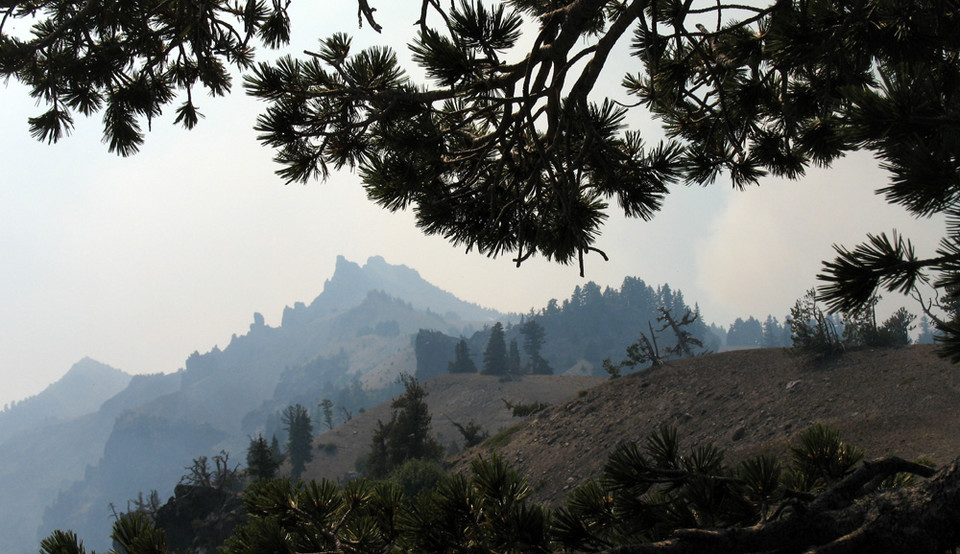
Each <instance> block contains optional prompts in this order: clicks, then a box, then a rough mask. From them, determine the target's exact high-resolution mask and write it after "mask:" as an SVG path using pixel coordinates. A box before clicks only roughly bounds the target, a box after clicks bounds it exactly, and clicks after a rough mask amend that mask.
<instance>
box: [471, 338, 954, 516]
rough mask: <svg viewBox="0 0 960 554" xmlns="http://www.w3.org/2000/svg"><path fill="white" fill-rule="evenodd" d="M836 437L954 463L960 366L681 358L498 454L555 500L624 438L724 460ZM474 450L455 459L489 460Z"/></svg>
mask: <svg viewBox="0 0 960 554" xmlns="http://www.w3.org/2000/svg"><path fill="white" fill-rule="evenodd" d="M818 422H819V423H825V424H828V425H830V426H833V427H835V428H838V429H840V431H841V432H842V436H843V438H844V440H845V441H846V442H848V443H851V444H854V445H857V446H859V447H861V448H863V449H864V450H865V452H866V457H867V458H875V457H880V456H883V455H898V456H902V457H905V458H908V459H912V458H917V457H920V456H925V457H928V458H930V459H932V460H933V461H934V462H936V463H937V464H945V463H947V462H949V461H951V460H953V459H954V458H956V457H957V456H958V455H960V433H958V430H960V368H957V367H955V366H952V365H951V364H949V363H948V362H947V361H945V360H942V359H940V358H938V357H937V356H936V353H935V351H934V349H933V347H932V346H911V347H906V348H900V349H870V350H860V351H854V352H847V353H846V354H844V355H843V356H841V357H839V358H836V359H832V360H828V361H812V360H804V359H800V358H797V357H793V356H790V355H788V353H787V352H786V351H785V350H782V349H764V350H742V351H736V352H727V353H723V354H714V355H708V356H701V357H697V358H690V359H686V360H678V361H673V362H670V363H668V364H667V365H665V366H663V367H660V368H656V369H653V370H651V371H646V372H642V373H638V374H633V375H630V376H626V377H622V378H620V379H616V380H611V381H607V382H604V383H603V384H601V385H599V386H597V387H595V388H593V389H590V390H589V391H585V392H583V393H581V394H579V395H577V397H576V398H574V399H573V400H570V401H568V402H565V403H563V404H560V405H557V406H554V407H551V408H548V409H547V410H544V411H543V412H540V413H539V414H537V415H536V416H533V417H531V418H529V419H527V420H526V421H525V422H523V423H522V424H521V426H520V428H519V429H517V430H516V432H514V433H513V434H512V435H511V436H510V440H509V443H508V444H506V445H505V446H502V447H500V448H497V449H496V450H497V451H498V452H499V453H500V454H501V455H502V456H503V457H504V458H505V459H506V460H507V461H508V462H509V463H510V464H511V465H512V466H513V467H514V468H516V469H517V470H518V471H520V473H521V474H523V475H526V476H527V478H528V479H529V482H530V485H531V487H532V489H533V491H534V493H533V499H534V500H537V501H542V502H546V503H549V504H558V503H560V502H562V500H563V498H564V496H565V494H566V492H567V491H568V490H569V489H571V488H572V487H574V486H576V485H577V484H579V483H580V482H582V481H584V480H586V479H589V478H592V477H596V476H598V475H599V473H600V471H601V469H602V467H603V464H604V462H605V461H606V458H607V456H608V455H609V454H610V452H611V451H612V450H613V449H614V447H615V446H616V445H617V444H618V443H619V442H621V441H631V440H633V441H642V440H643V439H644V438H645V437H646V436H647V435H648V434H649V433H651V432H652V431H654V430H656V429H657V428H658V427H659V426H660V425H663V424H670V425H674V426H676V427H677V429H678V432H679V435H680V437H681V441H682V444H683V445H684V446H683V448H684V450H685V449H686V448H689V447H693V446H695V445H697V444H703V443H707V442H713V443H715V444H716V445H717V446H719V447H721V448H723V449H726V450H727V458H726V459H727V461H728V463H731V464H732V463H736V462H737V461H739V460H741V459H743V458H745V457H748V456H750V455H753V454H756V453H760V452H771V453H774V454H776V455H785V454H786V446H787V445H788V444H789V443H790V442H791V441H792V440H794V439H795V438H796V436H797V434H798V433H799V432H800V431H802V430H803V429H805V428H806V427H808V426H809V425H811V424H813V423H818ZM489 450H490V449H484V448H483V447H482V446H481V447H478V448H477V449H474V450H471V451H468V452H464V453H462V454H460V455H459V456H458V457H456V459H455V460H454V465H455V468H456V469H458V470H464V469H466V467H467V463H468V461H469V460H470V459H473V458H474V457H476V456H477V455H478V454H489Z"/></svg>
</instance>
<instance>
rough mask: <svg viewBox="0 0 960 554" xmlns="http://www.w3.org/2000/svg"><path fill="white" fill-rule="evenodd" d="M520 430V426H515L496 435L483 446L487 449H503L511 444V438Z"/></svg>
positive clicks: (484, 442)
mask: <svg viewBox="0 0 960 554" xmlns="http://www.w3.org/2000/svg"><path fill="white" fill-rule="evenodd" d="M519 430H520V426H519V425H513V426H511V427H507V428H506V429H503V430H501V431H499V432H498V433H497V434H496V435H494V436H492V437H490V438H489V439H487V440H485V441H483V446H484V447H486V448H502V447H504V446H506V445H508V444H510V437H512V436H513V434H514V433H516V432H517V431H519Z"/></svg>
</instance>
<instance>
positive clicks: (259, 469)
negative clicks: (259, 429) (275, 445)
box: [247, 435, 280, 480]
mask: <svg viewBox="0 0 960 554" xmlns="http://www.w3.org/2000/svg"><path fill="white" fill-rule="evenodd" d="M279 468H280V460H279V459H277V458H275V457H274V454H273V451H272V450H271V449H270V444H269V443H268V442H267V439H265V438H263V435H257V436H256V438H251V439H250V446H248V447H247V475H248V476H249V477H250V478H251V479H254V480H256V479H273V478H274V477H275V476H276V474H277V470H278V469H279Z"/></svg>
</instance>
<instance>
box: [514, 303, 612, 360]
mask: <svg viewBox="0 0 960 554" xmlns="http://www.w3.org/2000/svg"><path fill="white" fill-rule="evenodd" d="M590 290H594V289H590ZM596 290H599V287H598V288H597V289H596ZM520 333H521V334H522V335H523V349H524V350H525V351H526V353H527V356H528V357H529V358H530V364H529V367H530V373H533V374H535V375H550V374H552V373H553V368H551V367H550V365H549V364H548V363H547V361H546V360H544V359H543V358H542V357H541V356H540V350H541V349H542V348H543V343H544V340H545V337H546V331H545V330H544V328H543V325H540V323H539V322H538V321H537V320H536V319H528V320H527V321H526V322H525V323H524V324H523V325H522V326H521V327H520Z"/></svg>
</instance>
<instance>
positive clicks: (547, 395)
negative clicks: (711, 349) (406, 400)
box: [287, 374, 604, 480]
mask: <svg viewBox="0 0 960 554" xmlns="http://www.w3.org/2000/svg"><path fill="white" fill-rule="evenodd" d="M603 382H604V379H602V378H600V377H565V376H553V375H525V376H523V377H520V378H518V379H517V380H501V379H499V378H497V377H494V376H488V375H477V374H472V375H463V374H461V375H441V376H439V377H435V378H433V379H430V380H429V381H426V382H424V383H423V387H424V390H426V392H427V398H426V400H427V404H428V406H429V407H430V414H431V415H432V416H433V425H432V428H433V431H434V434H435V435H436V436H437V439H438V440H439V441H440V443H441V444H443V445H444V446H445V447H449V446H450V445H451V443H455V444H457V445H462V443H463V440H462V437H461V435H460V432H459V431H457V429H456V427H455V426H454V425H453V423H452V422H453V421H455V422H457V423H459V424H461V425H466V424H467V423H468V422H469V421H470V420H474V421H476V422H477V423H479V424H480V425H481V426H482V427H483V428H484V429H486V430H487V431H488V432H489V433H490V434H495V433H497V432H498V431H500V430H501V429H504V428H506V427H509V426H512V425H516V424H517V423H519V422H520V421H522V419H521V418H515V417H513V415H512V414H511V411H510V410H509V409H507V407H506V405H505V404H504V402H503V400H507V401H508V402H511V403H514V404H517V403H519V404H529V403H533V402H543V403H546V404H556V403H557V402H562V401H566V400H569V399H571V398H573V397H574V396H576V394H577V393H578V391H581V390H586V389H589V388H591V387H594V386H596V385H598V384H601V383H603ZM389 419H390V402H385V403H383V404H380V405H379V406H376V407H374V408H371V409H370V410H367V411H366V412H364V413H363V414H359V415H357V417H354V418H353V419H351V420H350V421H348V422H346V423H344V424H343V425H340V426H338V427H336V428H335V429H333V430H332V431H329V432H327V433H324V434H322V435H320V436H319V437H317V439H315V440H314V458H313V461H312V462H311V463H310V464H308V465H307V468H306V470H305V471H304V475H303V478H304V479H320V478H322V477H325V478H327V479H335V480H342V479H344V478H345V477H350V476H352V475H353V472H354V464H355V462H356V460H357V458H358V457H359V456H361V455H364V454H366V453H367V452H368V451H369V450H370V440H371V437H372V436H373V430H374V429H375V428H376V424H377V420H382V421H387V420H389ZM327 444H334V445H336V447H335V448H329V449H324V448H323V445H327ZM287 470H289V468H287Z"/></svg>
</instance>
